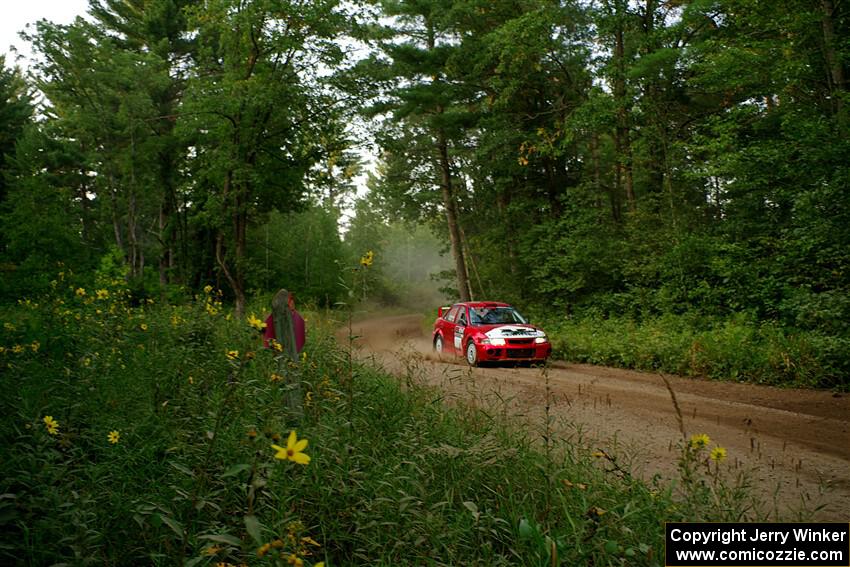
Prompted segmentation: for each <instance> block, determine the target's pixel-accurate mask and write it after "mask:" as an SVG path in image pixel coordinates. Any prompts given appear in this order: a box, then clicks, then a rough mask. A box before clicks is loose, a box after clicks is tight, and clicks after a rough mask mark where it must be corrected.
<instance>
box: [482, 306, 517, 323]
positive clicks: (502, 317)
mask: <svg viewBox="0 0 850 567" xmlns="http://www.w3.org/2000/svg"><path fill="white" fill-rule="evenodd" d="M469 319H470V323H472V324H473V325H507V324H511V323H527V321H526V320H525V317H523V316H522V315H520V314H519V312H518V311H517V310H516V309H514V308H513V307H472V308H470V309H469Z"/></svg>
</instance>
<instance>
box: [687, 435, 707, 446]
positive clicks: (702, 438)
mask: <svg viewBox="0 0 850 567" xmlns="http://www.w3.org/2000/svg"><path fill="white" fill-rule="evenodd" d="M709 443H711V439H709V437H708V435H706V434H705V433H700V434H699V435H697V434H694V435H691V441H690V445H691V447H693V448H694V449H702V448H703V447H707V446H708V444H709Z"/></svg>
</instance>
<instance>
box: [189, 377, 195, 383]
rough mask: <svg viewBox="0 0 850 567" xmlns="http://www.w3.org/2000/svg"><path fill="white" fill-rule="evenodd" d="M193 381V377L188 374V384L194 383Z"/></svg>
mask: <svg viewBox="0 0 850 567" xmlns="http://www.w3.org/2000/svg"><path fill="white" fill-rule="evenodd" d="M194 383H195V379H194V378H192V377H191V376H189V384H194Z"/></svg>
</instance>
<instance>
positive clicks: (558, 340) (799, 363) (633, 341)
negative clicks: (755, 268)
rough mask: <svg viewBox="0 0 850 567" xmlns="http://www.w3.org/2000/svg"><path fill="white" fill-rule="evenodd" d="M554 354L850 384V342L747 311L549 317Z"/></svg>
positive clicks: (711, 373)
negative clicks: (720, 316)
mask: <svg viewBox="0 0 850 567" xmlns="http://www.w3.org/2000/svg"><path fill="white" fill-rule="evenodd" d="M545 326H546V329H547V331H548V332H549V334H550V335H551V336H552V342H553V346H554V348H555V355H556V356H560V357H563V358H565V359H567V360H573V361H577V362H588V363H591V364H605V365H611V366H621V367H624V368H635V369H639V370H653V371H664V372H671V373H676V374H685V375H692V376H704V377H708V378H713V379H718V380H736V381H742V382H756V383H762V384H774V385H781V386H796V387H808V388H836V389H841V390H847V389H850V382H848V381H847V376H848V368H850V340H848V339H846V338H842V337H837V336H830V335H825V334H823V333H819V332H816V331H804V330H796V331H794V330H788V329H785V328H783V327H781V326H779V325H778V324H776V323H758V322H756V321H753V320H752V319H750V318H749V317H747V316H745V315H738V316H736V317H732V318H728V319H717V320H711V319H708V318H705V317H698V316H694V315H693V314H683V315H678V316H677V315H664V316H659V317H656V318H647V319H643V320H642V321H640V322H638V321H636V320H635V319H631V318H616V317H612V318H607V319H602V318H583V319H576V320H566V319H565V320H561V321H547V322H546V323H545Z"/></svg>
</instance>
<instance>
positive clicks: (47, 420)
mask: <svg viewBox="0 0 850 567" xmlns="http://www.w3.org/2000/svg"><path fill="white" fill-rule="evenodd" d="M42 421H44V425H45V427H47V432H48V433H49V434H51V435H58V434H59V422H58V421H56V420H55V419H53V416H52V415H45V416H44V419H43V420H42Z"/></svg>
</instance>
